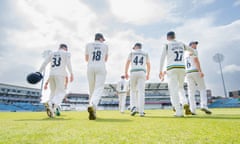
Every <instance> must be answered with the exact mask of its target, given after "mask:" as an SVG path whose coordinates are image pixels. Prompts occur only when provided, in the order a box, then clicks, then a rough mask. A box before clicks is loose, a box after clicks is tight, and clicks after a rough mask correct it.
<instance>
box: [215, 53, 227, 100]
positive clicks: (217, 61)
mask: <svg viewBox="0 0 240 144" xmlns="http://www.w3.org/2000/svg"><path fill="white" fill-rule="evenodd" d="M213 60H214V61H215V62H216V63H219V67H220V72H221V77H222V83H223V89H224V94H225V97H227V91H226V86H225V82H224V78H223V72H222V65H221V62H222V61H223V60H224V56H223V55H222V54H220V53H216V54H215V55H214V56H213Z"/></svg>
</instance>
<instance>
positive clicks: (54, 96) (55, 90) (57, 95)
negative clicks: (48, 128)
mask: <svg viewBox="0 0 240 144" xmlns="http://www.w3.org/2000/svg"><path fill="white" fill-rule="evenodd" d="M67 50H68V47H67V45H65V44H60V47H59V50H58V51H56V52H52V53H51V54H49V56H47V57H46V59H45V61H44V62H43V64H42V66H41V68H40V69H39V72H43V71H44V69H45V67H46V66H47V64H48V63H50V64H51V67H50V74H49V80H48V81H49V85H50V99H49V101H48V102H47V103H46V106H47V112H48V116H49V117H54V113H55V112H56V109H57V108H58V105H60V104H61V102H62V100H63V99H64V96H65V78H66V77H67V76H68V73H67V70H66V68H67V69H68V72H69V74H70V82H72V81H73V72H72V65H71V60H70V53H69V52H67Z"/></svg>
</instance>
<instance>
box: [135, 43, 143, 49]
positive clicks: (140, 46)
mask: <svg viewBox="0 0 240 144" xmlns="http://www.w3.org/2000/svg"><path fill="white" fill-rule="evenodd" d="M136 46H138V47H139V48H142V44H141V43H135V45H134V47H133V48H135V47H136Z"/></svg>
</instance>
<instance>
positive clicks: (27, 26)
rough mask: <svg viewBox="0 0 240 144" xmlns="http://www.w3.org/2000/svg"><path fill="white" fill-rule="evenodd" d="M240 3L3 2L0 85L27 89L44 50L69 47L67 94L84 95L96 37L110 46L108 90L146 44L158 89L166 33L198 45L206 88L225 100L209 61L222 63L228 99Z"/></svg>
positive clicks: (235, 71) (239, 69)
mask: <svg viewBox="0 0 240 144" xmlns="http://www.w3.org/2000/svg"><path fill="white" fill-rule="evenodd" d="M239 13H240V0H228V1H225V0H171V1H169V0H101V1H99V0H91V1H89V0H1V1H0V24H1V25H0V31H1V33H0V47H1V51H0V65H1V72H0V82H2V83H9V84H16V85H24V86H29V87H40V84H39V85H34V86H32V85H30V84H27V83H26V81H25V77H26V75H27V74H28V73H30V72H33V71H36V70H37V69H39V67H40V64H41V62H42V61H43V58H42V56H41V54H42V53H43V52H44V51H45V50H52V51H53V50H56V49H57V47H58V45H59V44H60V43H66V44H68V45H69V47H70V52H71V53H72V63H73V69H74V75H75V81H74V82H73V83H72V84H71V85H70V91H72V92H87V79H86V66H87V65H86V63H85V61H84V48H85V45H86V43H88V42H91V41H92V40H93V36H94V34H95V33H96V32H102V33H103V34H104V36H105V37H106V43H107V44H108V45H109V48H110V49H109V54H110V57H109V61H108V63H107V70H108V75H107V80H106V83H114V82H116V81H118V80H119V76H120V75H121V74H123V72H124V64H125V61H126V58H127V55H128V53H129V52H130V51H131V48H132V46H133V45H134V43H135V42H141V43H143V49H144V50H145V51H147V52H149V55H150V60H151V63H152V71H151V77H150V80H149V81H148V82H159V80H158V73H159V71H158V70H159V63H160V62H159V60H160V55H161V51H162V50H161V48H162V45H163V44H164V43H166V33H167V32H168V31H170V30H173V31H175V32H176V35H177V40H179V41H182V42H184V43H186V44H188V43H189V42H190V41H192V40H198V41H199V57H200V61H201V64H202V69H203V71H204V73H205V81H206V85H207V88H209V89H211V90H212V92H213V95H223V94H224V91H223V87H222V82H221V76H220V73H219V66H218V64H216V63H215V62H214V61H213V59H212V57H213V55H214V54H216V53H222V54H223V55H224V61H223V63H222V66H223V74H224V78H225V82H226V87H227V91H229V90H239V89H240V82H239V81H240V74H239V73H240V61H239V59H238V56H239V54H240V49H239V45H240V36H239V34H240V15H239Z"/></svg>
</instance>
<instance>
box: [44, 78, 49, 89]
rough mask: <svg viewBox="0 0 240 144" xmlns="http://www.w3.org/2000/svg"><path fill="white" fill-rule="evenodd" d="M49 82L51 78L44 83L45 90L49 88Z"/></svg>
mask: <svg viewBox="0 0 240 144" xmlns="http://www.w3.org/2000/svg"><path fill="white" fill-rule="evenodd" d="M48 83H49V79H48V80H47V81H46V82H45V84H44V90H46V89H47V88H48Z"/></svg>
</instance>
